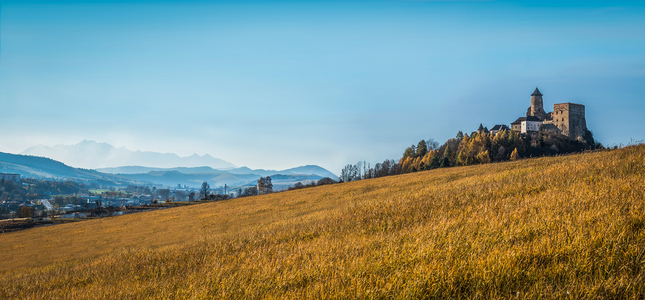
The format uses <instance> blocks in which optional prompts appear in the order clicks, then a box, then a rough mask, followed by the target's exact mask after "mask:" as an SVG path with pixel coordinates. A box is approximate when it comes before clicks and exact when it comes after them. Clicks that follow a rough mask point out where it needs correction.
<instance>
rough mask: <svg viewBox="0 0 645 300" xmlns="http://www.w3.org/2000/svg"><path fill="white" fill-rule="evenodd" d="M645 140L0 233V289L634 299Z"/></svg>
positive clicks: (2, 292) (64, 293) (640, 292)
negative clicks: (582, 151)
mask: <svg viewBox="0 0 645 300" xmlns="http://www.w3.org/2000/svg"><path fill="white" fill-rule="evenodd" d="M643 178H645V145H640V146H632V147H627V148H624V149H620V150H613V151H602V152H594V153H586V154H581V155H571V156H562V157H551V158H539V159H529V160H520V161H515V162H507V163H497V164H488V165H476V166H468V167H457V168H447V169H437V170H432V171H426V172H418V173H410V174H405V175H400V176H391V177H383V178H378V179H371V180H363V181H358V182H350V183H344V184H337V185H328V186H321V187H315V188H308V189H302V190H295V191H289V192H283V193H276V194H270V195H265V196H254V197H247V198H240V199H233V200H227V201H221V202H214V203H208V204H202V205H194V206H188V207H181V208H173V209H166V210H159V211H153V212H148V213H140V214H132V215H124V216H119V217H113V218H106V219H97V220H91V221H84V222H78V223H70V224H64V225H56V226H51V227H43V228H35V229H30V230H25V231H21V232H14V233H5V234H0V253H2V254H3V255H2V256H1V257H0V269H1V271H0V272H1V273H0V298H3V299H4V298H10V299H25V298H76V299H79V298H91V299H103V298H128V299H148V298H169V299H170V298H173V299H177V298H247V299H257V298H300V299H302V298H339V299H345V298H438V299H443V298H464V297H467V298H486V299H491V298H574V299H580V298H643V297H645V280H643V278H644V277H645V269H644V268H645V200H644V199H645V180H643Z"/></svg>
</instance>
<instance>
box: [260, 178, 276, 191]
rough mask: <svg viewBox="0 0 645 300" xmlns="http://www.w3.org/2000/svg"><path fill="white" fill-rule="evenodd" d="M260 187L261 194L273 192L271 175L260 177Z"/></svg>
mask: <svg viewBox="0 0 645 300" xmlns="http://www.w3.org/2000/svg"><path fill="white" fill-rule="evenodd" d="M258 189H259V190H260V194H268V193H271V192H273V184H272V183H271V176H267V177H260V179H258Z"/></svg>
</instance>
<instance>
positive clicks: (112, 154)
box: [20, 140, 235, 169]
mask: <svg viewBox="0 0 645 300" xmlns="http://www.w3.org/2000/svg"><path fill="white" fill-rule="evenodd" d="M20 154H23V155H32V156H42V157H48V158H51V159H54V160H57V161H61V162H63V163H65V164H67V165H70V166H74V167H77V168H86V169H97V168H108V167H118V166H134V165H136V166H149V167H157V168H174V167H202V166H209V167H212V168H215V169H231V168H235V165H233V164H232V163H229V162H227V161H224V160H222V159H219V158H215V157H212V156H210V155H209V154H204V155H203V156H200V155H198V154H196V153H195V154H193V155H191V156H187V157H180V156H179V155H177V154H174V153H158V152H150V151H140V150H137V151H131V150H128V149H127V148H125V147H120V148H116V147H114V146H112V145H110V144H108V143H98V142H96V141H91V140H90V141H88V140H83V141H81V142H80V143H78V144H75V145H56V146H53V147H48V146H44V145H37V146H33V147H30V148H28V149H27V150H25V151H23V152H21V153H20Z"/></svg>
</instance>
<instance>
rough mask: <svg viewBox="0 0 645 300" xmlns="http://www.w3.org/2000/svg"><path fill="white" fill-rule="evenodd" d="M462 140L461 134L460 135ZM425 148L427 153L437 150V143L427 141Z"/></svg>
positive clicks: (432, 140)
mask: <svg viewBox="0 0 645 300" xmlns="http://www.w3.org/2000/svg"><path fill="white" fill-rule="evenodd" d="M462 138H463V134H462ZM426 147H427V148H428V151H431V150H432V151H434V150H438V149H439V142H437V141H435V140H434V139H428V140H427V141H426Z"/></svg>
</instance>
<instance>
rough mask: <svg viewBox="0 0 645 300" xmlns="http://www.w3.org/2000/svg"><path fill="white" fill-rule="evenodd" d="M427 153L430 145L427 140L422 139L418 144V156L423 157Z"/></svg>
mask: <svg viewBox="0 0 645 300" xmlns="http://www.w3.org/2000/svg"><path fill="white" fill-rule="evenodd" d="M426 153H428V146H427V144H426V141H424V140H421V141H420V142H419V144H418V145H417V157H421V158H423V157H424V156H425V155H426Z"/></svg>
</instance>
